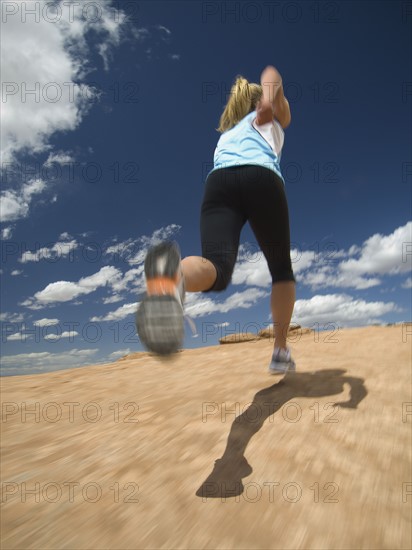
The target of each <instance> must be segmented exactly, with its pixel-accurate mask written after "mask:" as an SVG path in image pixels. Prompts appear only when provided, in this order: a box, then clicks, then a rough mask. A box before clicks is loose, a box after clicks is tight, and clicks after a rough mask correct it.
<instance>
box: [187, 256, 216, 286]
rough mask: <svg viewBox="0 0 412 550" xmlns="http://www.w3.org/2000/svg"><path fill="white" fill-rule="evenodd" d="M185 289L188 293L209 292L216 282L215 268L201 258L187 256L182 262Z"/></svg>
mask: <svg viewBox="0 0 412 550" xmlns="http://www.w3.org/2000/svg"><path fill="white" fill-rule="evenodd" d="M182 270H183V275H184V278H185V287H186V290H187V291H188V292H202V291H204V290H209V288H211V287H212V286H213V284H214V282H215V281H216V277H217V274H216V268H215V266H214V265H213V264H212V262H210V261H209V260H206V258H202V257H201V256H188V257H187V258H184V259H183V260H182Z"/></svg>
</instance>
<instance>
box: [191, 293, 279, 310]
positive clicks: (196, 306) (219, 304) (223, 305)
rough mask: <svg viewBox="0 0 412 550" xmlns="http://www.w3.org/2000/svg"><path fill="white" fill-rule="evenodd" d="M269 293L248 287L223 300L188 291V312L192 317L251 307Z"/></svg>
mask: <svg viewBox="0 0 412 550" xmlns="http://www.w3.org/2000/svg"><path fill="white" fill-rule="evenodd" d="M268 295H269V293H268V292H266V291H264V290H261V289H259V288H247V289H246V290H244V291H243V292H235V293H234V294H232V295H231V296H229V297H228V298H226V299H225V300H223V301H218V300H213V299H212V298H209V297H207V298H206V297H204V296H202V295H200V294H195V293H188V295H187V304H186V307H185V311H186V313H187V314H188V315H189V316H190V317H203V316H205V315H209V314H210V313H227V312H228V311H231V310H234V309H238V308H241V309H249V308H251V307H252V306H254V305H255V304H256V303H257V302H258V301H259V300H260V299H261V298H264V297H266V296H268Z"/></svg>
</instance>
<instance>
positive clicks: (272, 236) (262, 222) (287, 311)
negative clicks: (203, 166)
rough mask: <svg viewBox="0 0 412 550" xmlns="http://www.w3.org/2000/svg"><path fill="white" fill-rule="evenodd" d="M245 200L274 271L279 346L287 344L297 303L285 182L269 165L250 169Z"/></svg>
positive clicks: (273, 299)
mask: <svg viewBox="0 0 412 550" xmlns="http://www.w3.org/2000/svg"><path fill="white" fill-rule="evenodd" d="M248 172H250V173H249V174H248V173H247V172H246V173H245V177H246V176H248V177H249V179H248V180H244V199H243V200H244V202H245V205H247V209H248V218H249V223H250V226H251V228H252V230H253V232H254V234H255V237H256V240H257V241H258V243H259V246H260V248H261V250H262V252H263V254H264V256H265V258H266V261H267V263H268V267H269V271H270V273H271V275H272V283H273V284H272V295H271V310H272V318H273V323H274V333H275V347H278V348H286V338H287V333H288V328H289V324H290V320H291V318H292V313H293V307H294V304H295V279H294V276H293V270H292V264H291V260H290V231H289V212H288V205H287V199H286V194H285V190H284V184H283V182H282V181H281V180H280V178H278V177H277V176H276V174H275V173H274V172H272V171H271V170H269V169H267V168H256V167H255V168H252V167H250V169H248Z"/></svg>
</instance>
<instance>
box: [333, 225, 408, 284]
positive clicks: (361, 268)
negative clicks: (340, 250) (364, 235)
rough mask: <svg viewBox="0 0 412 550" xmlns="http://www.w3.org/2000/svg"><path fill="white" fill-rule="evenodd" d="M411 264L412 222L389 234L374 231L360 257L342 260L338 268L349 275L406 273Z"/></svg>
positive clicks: (364, 245) (365, 243)
mask: <svg viewBox="0 0 412 550" xmlns="http://www.w3.org/2000/svg"><path fill="white" fill-rule="evenodd" d="M411 266H412V222H408V223H407V224H405V225H404V226H402V227H398V228H397V229H396V230H395V231H394V232H393V233H391V234H390V235H381V234H380V233H376V234H375V235H372V237H369V239H367V240H366V241H365V242H364V244H363V246H362V249H361V251H360V257H359V258H357V259H350V260H346V261H344V262H342V263H341V264H340V266H339V269H340V271H341V272H342V273H344V274H346V273H347V274H350V275H365V274H369V275H374V274H377V275H395V274H398V273H407V272H409V271H410V270H411Z"/></svg>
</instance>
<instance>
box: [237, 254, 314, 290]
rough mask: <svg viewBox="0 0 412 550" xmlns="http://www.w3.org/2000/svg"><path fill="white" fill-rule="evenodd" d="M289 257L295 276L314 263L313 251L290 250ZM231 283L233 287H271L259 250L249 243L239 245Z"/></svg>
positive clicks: (268, 274)
mask: <svg viewBox="0 0 412 550" xmlns="http://www.w3.org/2000/svg"><path fill="white" fill-rule="evenodd" d="M290 257H291V262H292V268H293V271H294V273H295V274H296V273H300V272H301V271H304V270H306V269H308V268H309V267H310V266H311V265H312V264H313V262H314V261H315V253H314V252H313V251H304V252H302V251H299V250H297V249H292V250H291V251H290ZM232 283H233V284H234V285H241V284H246V285H249V286H259V287H265V288H267V287H268V286H271V285H272V277H271V275H270V272H269V268H268V265H267V262H266V259H265V257H264V255H263V253H262V252H261V250H259V249H258V248H256V247H254V246H252V245H251V244H250V243H244V244H242V245H240V247H239V253H238V258H237V261H236V265H235V269H234V272H233V277H232Z"/></svg>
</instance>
